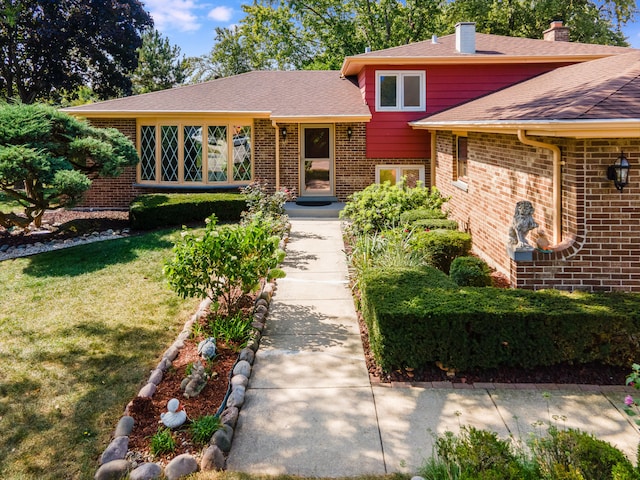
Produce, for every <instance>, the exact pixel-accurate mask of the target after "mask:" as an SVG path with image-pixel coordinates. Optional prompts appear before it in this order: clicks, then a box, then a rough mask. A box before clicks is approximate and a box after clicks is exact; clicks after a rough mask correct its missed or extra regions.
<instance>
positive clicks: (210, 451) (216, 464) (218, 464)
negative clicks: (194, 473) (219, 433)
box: [200, 445, 226, 472]
mask: <svg viewBox="0 0 640 480" xmlns="http://www.w3.org/2000/svg"><path fill="white" fill-rule="evenodd" d="M225 468H226V460H225V458H224V453H222V450H220V448H219V447H218V446H216V445H210V446H208V447H207V448H206V449H205V450H204V452H203V453H202V460H201V461H200V469H201V470H202V471H203V472H210V471H220V470H224V469H225Z"/></svg>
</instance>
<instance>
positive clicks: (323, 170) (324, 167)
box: [300, 125, 333, 197]
mask: <svg viewBox="0 0 640 480" xmlns="http://www.w3.org/2000/svg"><path fill="white" fill-rule="evenodd" d="M301 157H302V158H301V165H300V171H301V172H302V173H301V175H300V183H301V186H300V192H301V194H302V196H307V197H311V196H313V197H330V196H333V126H330V125H303V126H302V156H301Z"/></svg>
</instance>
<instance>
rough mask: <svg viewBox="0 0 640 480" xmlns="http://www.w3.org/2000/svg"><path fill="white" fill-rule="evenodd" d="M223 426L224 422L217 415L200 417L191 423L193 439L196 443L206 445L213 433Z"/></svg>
mask: <svg viewBox="0 0 640 480" xmlns="http://www.w3.org/2000/svg"><path fill="white" fill-rule="evenodd" d="M221 428H222V423H221V422H220V417H218V416H217V415H205V416H203V417H198V418H196V419H195V420H194V421H193V422H192V423H191V428H190V430H191V439H192V440H193V442H194V443H195V444H196V445H200V446H204V445H206V444H207V443H209V440H211V437H212V436H213V434H214V433H215V432H216V431H217V430H220V429H221Z"/></svg>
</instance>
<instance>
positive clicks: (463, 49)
mask: <svg viewBox="0 0 640 480" xmlns="http://www.w3.org/2000/svg"><path fill="white" fill-rule="evenodd" d="M456 51H457V52H458V53H476V24H475V22H460V23H457V24H456Z"/></svg>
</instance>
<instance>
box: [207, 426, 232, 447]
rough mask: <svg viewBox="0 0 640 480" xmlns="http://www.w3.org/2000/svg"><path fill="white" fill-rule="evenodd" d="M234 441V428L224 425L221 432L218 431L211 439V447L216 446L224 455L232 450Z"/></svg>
mask: <svg viewBox="0 0 640 480" xmlns="http://www.w3.org/2000/svg"><path fill="white" fill-rule="evenodd" d="M232 441H233V428H231V427H230V426H229V425H223V427H222V428H221V429H220V430H216V432H215V433H214V434H213V437H212V438H211V445H216V446H218V447H219V448H220V450H222V451H223V452H224V453H229V451H230V450H231V442H232Z"/></svg>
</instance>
